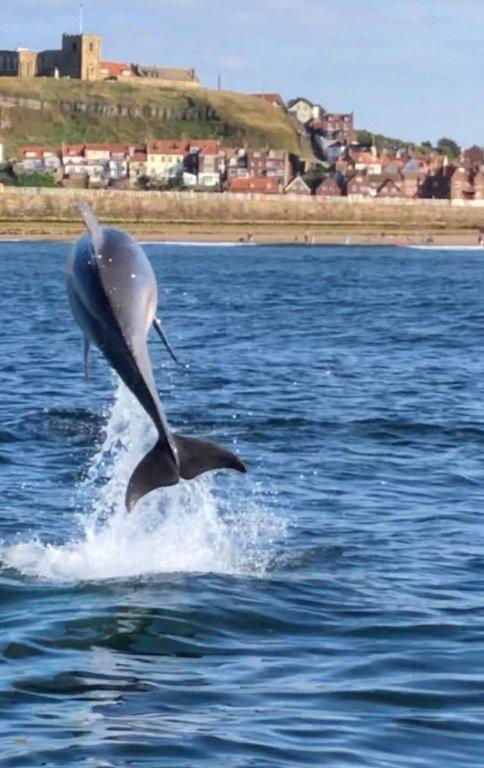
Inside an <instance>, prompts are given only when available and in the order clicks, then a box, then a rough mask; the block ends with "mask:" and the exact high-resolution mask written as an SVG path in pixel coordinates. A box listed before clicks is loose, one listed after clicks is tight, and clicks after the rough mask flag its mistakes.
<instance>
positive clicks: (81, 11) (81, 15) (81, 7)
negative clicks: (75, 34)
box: [79, 2, 84, 35]
mask: <svg viewBox="0 0 484 768" xmlns="http://www.w3.org/2000/svg"><path fill="white" fill-rule="evenodd" d="M83 33H84V3H83V2H81V3H80V5H79V34H80V35H82V34H83Z"/></svg>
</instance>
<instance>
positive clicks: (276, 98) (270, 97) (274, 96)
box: [252, 93, 286, 107]
mask: <svg viewBox="0 0 484 768" xmlns="http://www.w3.org/2000/svg"><path fill="white" fill-rule="evenodd" d="M252 96H255V97H256V98H258V99H264V101H268V102H269V103H270V104H277V106H278V107H285V106H286V105H285V103H284V99H283V98H282V96H280V95H279V94H278V93H253V94H252Z"/></svg>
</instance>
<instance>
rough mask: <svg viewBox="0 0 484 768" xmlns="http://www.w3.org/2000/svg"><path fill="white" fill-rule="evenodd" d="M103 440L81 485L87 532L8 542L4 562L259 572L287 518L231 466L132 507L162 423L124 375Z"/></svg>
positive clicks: (106, 569)
mask: <svg viewBox="0 0 484 768" xmlns="http://www.w3.org/2000/svg"><path fill="white" fill-rule="evenodd" d="M103 438H104V439H103V442H102V445H101V446H100V448H99V450H98V451H97V452H96V454H95V456H94V457H93V459H92V461H91V464H90V467H89V470H88V473H87V478H86V479H85V480H84V481H83V483H82V484H81V485H80V487H79V488H78V489H77V493H78V495H79V499H80V503H82V505H83V507H84V508H88V510H89V511H88V512H85V513H82V514H81V516H80V520H79V524H80V533H79V534H78V535H77V536H74V537H73V538H72V539H70V540H69V541H66V542H64V543H61V544H58V543H55V544H54V543H49V542H45V541H39V540H36V539H34V540H29V541H24V542H17V543H15V544H6V543H4V544H3V545H2V546H1V548H0V557H1V560H2V561H3V564H4V566H7V567H11V568H15V569H16V570H17V571H19V572H21V573H22V574H24V575H26V576H30V577H36V578H40V579H45V580H49V581H72V580H75V581H79V580H100V579H110V578H130V577H139V576H143V575H153V574H161V573H174V572H192V573H222V574H240V575H255V576H261V575H263V574H264V573H265V572H266V569H267V567H268V564H269V562H270V561H271V558H272V555H271V553H272V551H273V548H274V546H275V542H276V541H279V540H280V539H281V538H282V537H283V536H284V533H285V525H284V523H283V522H282V521H281V520H279V519H278V518H277V516H276V515H274V513H272V512H270V511H268V510H267V509H265V508H264V506H263V504H262V503H261V501H260V496H261V495H260V494H258V493H257V492H256V491H254V492H253V493H252V494H251V492H250V491H249V492H248V486H249V487H250V475H249V476H248V478H244V477H239V476H238V475H237V476H232V475H231V474H230V473H224V478H223V481H222V480H219V481H218V482H215V480H214V477H213V475H205V476H203V477H200V478H197V479H196V480H194V481H192V482H190V483H188V482H184V481H182V482H180V483H179V484H178V485H177V486H173V487H171V488H166V489H161V490H159V491H156V492H154V493H153V494H151V495H150V496H148V497H146V498H145V499H144V500H143V501H142V502H140V503H139V505H138V506H137V507H136V508H135V510H134V511H133V512H131V513H127V512H126V509H125V506H124V495H125V492H126V485H127V482H128V479H129V477H130V475H131V473H132V471H133V469H134V468H135V466H136V465H137V464H138V462H139V461H140V460H141V458H142V456H143V455H144V454H145V453H146V452H147V451H148V450H149V449H150V448H151V447H152V446H153V445H154V443H155V440H156V432H155V429H154V427H153V425H152V423H151V421H150V419H149V418H148V417H147V415H146V414H145V413H144V411H143V410H142V409H141V407H140V406H139V404H138V403H137V401H136V400H135V398H134V397H133V396H132V395H131V393H130V392H129V391H128V389H127V388H126V387H125V386H124V385H123V384H122V383H121V382H119V383H118V385H117V390H116V395H115V400H114V404H113V407H112V409H111V412H110V414H109V416H108V418H107V422H106V426H105V430H104V436H103Z"/></svg>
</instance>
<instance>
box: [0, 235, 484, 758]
mask: <svg viewBox="0 0 484 768" xmlns="http://www.w3.org/2000/svg"><path fill="white" fill-rule="evenodd" d="M69 251H70V247H69V246H68V245H65V244H52V243H0V286H1V293H2V301H1V304H0V315H1V318H0V319H1V326H2V358H1V361H2V371H1V381H2V398H1V400H0V480H1V514H0V606H1V608H0V663H1V678H0V680H1V686H0V722H1V726H0V728H1V732H2V737H1V739H0V766H8V768H17V766H18V767H20V766H22V767H23V768H24V767H25V768H34V767H35V768H37V766H49V767H50V766H73V767H75V768H77V767H78V766H84V765H86V766H90V765H92V766H99V767H101V766H115V767H116V768H117V767H118V766H136V767H137V766H143V768H148V767H149V768H160V766H164V767H165V766H166V767H167V768H192V767H193V766H197V767H198V766H200V767H202V766H207V768H219V767H220V768H279V767H280V768H283V766H305V765H307V766H328V768H347V767H349V766H358V768H360V767H361V768H363V767H364V766H368V768H470V767H471V766H472V767H475V768H482V765H483V763H484V729H483V720H484V600H483V591H484V537H483V532H484V528H483V524H482V521H481V515H482V499H483V497H484V269H483V264H482V254H480V253H478V252H465V251H462V252H452V253H446V252H443V251H442V252H439V251H434V252H432V253H430V252H429V253H425V252H414V251H411V250H407V249H404V248H391V247H389V248H377V249H372V248H358V247H351V248H343V247H313V248H311V247H307V248H306V247H286V248H278V247H257V248H253V247H252V248H249V247H240V248H234V249H225V248H214V247H210V246H206V247H194V246H193V247H184V248H179V247H177V246H176V245H147V246H146V251H147V253H148V255H149V256H150V258H151V260H152V263H153V266H154V268H155V271H156V273H157V276H158V280H159V284H160V306H161V316H162V317H163V319H164V322H165V326H166V328H167V331H168V335H169V338H170V341H171V343H172V345H173V347H174V348H175V350H176V352H177V354H178V356H179V358H180V359H181V360H182V362H183V367H182V368H179V367H176V366H174V365H173V363H172V362H171V361H170V359H169V358H168V356H167V355H166V352H165V350H164V348H163V346H162V345H161V344H160V343H159V341H157V339H156V337H155V336H153V339H152V340H151V342H150V351H151V354H152V358H153V361H154V367H155V375H156V379H157V383H158V386H159V388H160V393H161V396H162V401H163V403H164V406H165V409H166V412H167V415H168V418H169V421H170V423H171V425H172V426H173V428H174V429H177V430H179V431H181V432H183V433H185V434H192V435H204V436H207V437H210V438H212V439H215V440H218V441H220V442H223V443H225V444H227V445H229V446H232V447H233V448H234V449H236V450H237V451H238V452H239V453H240V455H241V456H242V457H243V458H244V459H245V460H246V461H247V463H248V466H249V470H250V471H249V473H248V475H247V476H246V477H241V476H238V475H233V474H231V473H219V474H217V475H216V476H205V477H202V478H200V479H198V480H197V481H195V482H193V483H189V484H187V483H184V484H181V485H180V486H177V487H176V488H171V489H167V490H164V491H160V492H158V493H155V494H152V495H151V496H149V497H148V498H147V499H145V500H144V501H143V503H142V504H140V505H139V507H138V508H137V509H136V510H135V511H134V513H133V514H132V515H127V514H126V512H125V510H124V508H123V500H124V491H125V487H126V482H127V479H128V477H129V475H130V472H131V471H132V469H133V467H134V466H135V465H136V463H137V461H138V460H139V458H140V457H141V456H142V455H143V454H144V453H145V452H146V450H147V449H148V448H149V447H151V445H152V443H153V441H154V433H153V430H152V427H151V425H150V422H149V420H148V419H147V417H146V416H145V415H144V413H143V412H142V411H141V409H140V408H139V406H138V404H137V403H136V402H135V401H134V399H133V397H132V396H131V395H130V393H129V392H128V391H127V390H126V389H125V387H124V386H123V385H122V384H121V383H120V382H119V381H118V380H117V379H116V378H115V377H114V376H113V374H112V373H111V372H110V371H109V369H108V367H107V365H106V363H105V362H104V360H103V359H102V357H101V356H100V355H99V354H94V359H93V371H92V379H91V381H90V382H88V383H86V382H85V381H84V376H83V363H82V342H81V336H80V332H79V330H78V328H77V327H76V326H75V324H74V322H73V320H72V319H71V315H70V311H69V307H68V303H67V297H66V294H65V284H64V281H65V262H66V259H67V255H68V253H69Z"/></svg>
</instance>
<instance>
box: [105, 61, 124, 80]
mask: <svg viewBox="0 0 484 768" xmlns="http://www.w3.org/2000/svg"><path fill="white" fill-rule="evenodd" d="M101 69H104V70H107V72H108V74H109V76H110V77H117V76H118V75H122V74H123V72H125V71H126V70H128V71H129V72H131V67H130V66H129V64H126V63H125V62H123V61H101Z"/></svg>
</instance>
